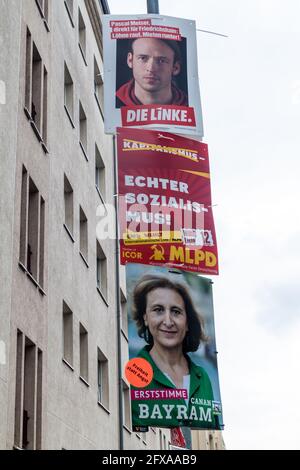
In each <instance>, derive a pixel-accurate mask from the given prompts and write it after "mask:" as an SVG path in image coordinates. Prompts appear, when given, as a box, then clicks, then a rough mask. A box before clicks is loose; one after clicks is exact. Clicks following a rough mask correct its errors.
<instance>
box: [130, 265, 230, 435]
mask: <svg viewBox="0 0 300 470" xmlns="http://www.w3.org/2000/svg"><path fill="white" fill-rule="evenodd" d="M126 283H127V301H128V332H129V356H130V359H131V361H130V364H131V366H130V368H131V371H134V370H136V371H137V374H138V376H139V377H140V378H141V381H140V385H139V386H136V384H137V382H136V381H132V382H131V383H132V384H135V385H131V408H132V424H133V426H143V427H145V426H157V427H168V428H173V427H178V426H188V427H190V428H194V429H223V419H222V409H221V398H220V389H219V379H218V368H217V358H216V355H217V353H216V341H215V330H214V315H213V301H212V286H211V281H210V280H209V279H207V278H204V277H200V276H199V275H195V274H193V273H189V272H184V271H179V270H177V269H169V268H166V267H153V266H146V265H139V264H127V265H126ZM149 377H150V378H149Z"/></svg>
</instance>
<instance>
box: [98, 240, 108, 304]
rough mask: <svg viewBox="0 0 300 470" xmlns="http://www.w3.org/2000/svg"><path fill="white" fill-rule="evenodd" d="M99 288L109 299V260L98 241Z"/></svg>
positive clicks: (105, 297)
mask: <svg viewBox="0 0 300 470" xmlns="http://www.w3.org/2000/svg"><path fill="white" fill-rule="evenodd" d="M96 245H97V269H96V275H97V288H98V290H99V291H100V293H101V294H102V295H103V296H104V299H107V260H106V256H105V254H104V251H103V250H102V248H101V246H100V243H99V242H98V241H97V242H96Z"/></svg>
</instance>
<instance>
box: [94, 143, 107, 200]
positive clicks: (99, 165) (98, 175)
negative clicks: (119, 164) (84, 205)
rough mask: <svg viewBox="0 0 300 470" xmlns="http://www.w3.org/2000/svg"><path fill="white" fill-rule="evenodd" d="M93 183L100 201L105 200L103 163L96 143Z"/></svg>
mask: <svg viewBox="0 0 300 470" xmlns="http://www.w3.org/2000/svg"><path fill="white" fill-rule="evenodd" d="M95 184H96V188H97V191H98V193H99V195H100V197H101V199H102V201H105V165H104V162H103V159H102V157H101V153H100V152H99V149H98V146H97V144H95Z"/></svg>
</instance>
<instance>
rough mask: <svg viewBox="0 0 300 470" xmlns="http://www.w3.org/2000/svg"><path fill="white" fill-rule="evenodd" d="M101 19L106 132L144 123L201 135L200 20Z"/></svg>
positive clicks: (155, 17)
mask: <svg viewBox="0 0 300 470" xmlns="http://www.w3.org/2000/svg"><path fill="white" fill-rule="evenodd" d="M102 18H103V20H102V21H103V38H104V115H105V116H104V117H105V132H106V133H108V134H111V133H115V132H116V127H131V126H132V127H141V126H142V127H147V128H150V129H151V128H152V129H158V130H165V131H166V130H168V131H176V132H178V133H182V134H190V135H195V136H198V137H202V136H203V125H202V111H201V103H200V92H199V82H198V66H197V41H196V24H195V22H194V21H192V20H184V19H181V18H172V17H169V16H161V15H138V16H127V15H126V16H116V15H104V16H103V17H102Z"/></svg>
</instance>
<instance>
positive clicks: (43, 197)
mask: <svg viewBox="0 0 300 470" xmlns="http://www.w3.org/2000/svg"><path fill="white" fill-rule="evenodd" d="M0 8H1V12H2V13H1V16H0V48H1V60H0V136H1V149H0V153H1V160H0V162H1V163H0V169H1V171H0V214H1V224H0V236H1V248H0V288H1V294H0V405H1V406H0V449H14V448H15V449H68V450H71V449H120V448H124V449H166V450H167V449H168V448H169V446H170V432H169V430H162V429H152V428H150V430H149V432H148V433H139V434H138V433H134V432H132V430H131V422H130V402H129V386H128V385H129V384H128V383H126V379H125V378H124V377H123V374H122V369H123V368H124V364H125V363H126V360H127V358H128V339H127V331H126V330H127V322H126V285H125V274H124V270H123V268H121V267H119V265H118V264H117V261H116V260H117V259H118V258H117V251H118V244H117V243H116V240H114V239H110V238H108V239H103V238H102V237H101V236H100V232H99V222H100V215H101V214H104V213H105V212H106V211H107V210H109V207H110V206H114V205H115V200H116V197H115V192H116V190H115V178H114V141H113V138H112V136H109V135H105V134H104V126H103V75H102V71H103V62H102V60H103V59H102V26H101V17H102V15H103V14H105V13H107V12H108V5H107V3H106V1H99V0H22V1H21V0H10V1H9V2H8V1H6V0H0ZM197 442H198V441H197ZM197 445H198V444H197ZM196 448H198V447H196ZM203 448H206V447H203Z"/></svg>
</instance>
